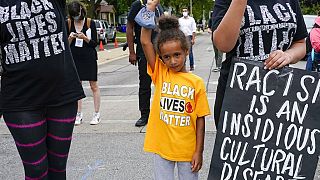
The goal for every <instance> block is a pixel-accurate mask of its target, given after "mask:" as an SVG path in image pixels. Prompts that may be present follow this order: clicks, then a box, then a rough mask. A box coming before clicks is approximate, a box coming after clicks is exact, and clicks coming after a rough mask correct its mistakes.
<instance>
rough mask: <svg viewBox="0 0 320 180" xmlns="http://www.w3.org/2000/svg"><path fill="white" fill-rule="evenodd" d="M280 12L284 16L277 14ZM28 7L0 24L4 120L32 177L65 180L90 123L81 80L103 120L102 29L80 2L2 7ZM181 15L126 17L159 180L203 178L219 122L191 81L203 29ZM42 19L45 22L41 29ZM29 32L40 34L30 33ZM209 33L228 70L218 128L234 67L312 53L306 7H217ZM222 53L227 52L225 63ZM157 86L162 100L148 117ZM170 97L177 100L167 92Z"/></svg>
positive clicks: (289, 3)
mask: <svg viewBox="0 0 320 180" xmlns="http://www.w3.org/2000/svg"><path fill="white" fill-rule="evenodd" d="M275 4H277V7H280V8H278V9H277V8H274V7H275V6H274V5H275ZM21 6H23V7H24V9H29V11H24V13H27V12H29V14H25V15H21V16H19V17H16V18H12V17H13V15H12V16H11V15H10V13H15V11H8V13H9V15H8V16H7V17H2V16H0V18H1V21H0V22H1V24H0V26H1V31H0V33H1V34H0V43H1V52H2V57H4V58H2V62H1V64H2V66H3V73H2V75H1V94H0V98H1V99H0V102H1V111H2V112H3V117H4V121H5V123H6V125H7V127H8V128H9V130H10V132H11V134H12V137H13V138H14V141H15V143H16V146H17V149H18V152H19V154H20V157H21V160H22V162H23V166H24V171H25V178H26V179H54V180H63V179H66V164H67V159H68V153H69V149H70V144H71V139H72V132H73V128H74V125H80V124H81V123H82V120H83V112H82V102H81V99H82V98H84V97H85V94H84V91H83V88H82V81H89V83H90V87H91V90H92V94H93V100H94V112H93V116H92V120H91V121H90V124H91V125H97V124H99V123H100V121H101V118H100V90H99V86H98V77H97V72H98V66H97V59H98V56H97V51H96V46H97V44H98V42H97V41H98V40H97V31H96V27H95V23H94V21H92V20H91V19H90V18H88V17H87V16H86V9H85V6H84V5H82V4H81V3H80V2H79V1H77V0H76V1H72V2H70V3H69V4H66V2H65V1H56V0H47V1H41V2H38V1H21V0H2V1H0V7H17V10H19V11H20V9H21ZM262 6H263V7H262ZM35 7H37V8H35ZM66 7H67V10H68V11H66ZM143 8H146V9H147V11H148V12H151V13H150V14H151V18H155V19H156V20H155V21H156V22H155V23H156V24H158V27H157V28H155V29H150V28H148V27H147V26H144V24H138V23H137V22H136V19H135V18H136V16H137V15H138V14H139V13H140V11H141V10H142V9H143ZM261 9H262V10H263V12H262V10H261ZM260 10H261V11H260ZM283 11H286V13H284V12H283ZM65 12H68V20H67V21H65ZM181 13H182V17H180V18H179V19H178V18H176V17H173V16H170V15H168V14H165V15H164V11H163V8H162V7H161V5H160V4H159V0H148V1H147V0H137V1H134V2H133V4H132V6H131V8H130V11H129V14H128V23H127V31H126V32H127V42H128V48H129V63H131V64H132V65H138V70H139V110H140V112H141V116H140V119H139V120H138V121H137V122H136V124H135V126H137V127H140V126H145V125H147V124H148V125H147V131H146V135H145V142H144V147H143V149H144V150H145V151H146V152H150V153H153V154H154V165H153V166H154V177H155V179H159V180H160V179H174V169H175V166H177V169H178V176H179V179H181V180H182V179H183V180H184V179H190V180H191V179H192V180H193V179H194V180H196V179H198V171H199V170H200V169H201V167H202V162H203V150H204V133H205V117H206V116H208V115H210V113H211V112H210V108H209V104H208V99H207V95H206V88H205V84H204V81H203V80H202V79H201V78H200V77H199V76H197V75H195V74H194V73H192V71H193V70H194V69H195V64H194V57H193V51H192V46H193V45H194V44H195V35H196V23H195V20H194V19H193V18H192V17H191V16H189V11H188V8H182V9H181ZM283 14H285V17H284V16H283ZM41 15H45V17H46V18H44V19H42V20H43V22H42V23H36V22H38V21H36V20H35V19H37V18H39V16H41ZM319 15H320V14H319ZM284 22H285V23H290V24H291V26H290V27H283V26H272V27H273V28H274V29H273V34H270V29H267V30H263V28H252V27H261V26H265V25H274V24H281V23H284ZM21 24H24V26H22V25H21ZM319 26H320V18H319V17H318V18H317V19H316V22H315V27H314V29H313V30H312V31H311V33H310V42H311V46H312V53H309V56H310V57H312V58H316V59H317V58H319V54H320V51H319V47H320V46H319V44H320V41H319V38H320V35H319V34H320V33H319ZM28 27H29V29H28ZM30 27H34V31H31V32H29V31H28V30H30ZM209 32H210V33H211V37H212V43H213V48H214V53H215V61H216V68H215V69H214V71H216V72H219V71H220V77H219V82H218V87H217V93H216V98H215V107H214V113H213V114H214V119H215V123H216V124H218V123H219V118H220V111H221V107H222V102H223V97H224V93H225V89H226V83H227V79H228V74H229V71H230V65H231V60H232V59H233V58H242V59H246V60H248V61H262V62H263V63H264V66H265V67H264V68H265V69H268V70H272V69H278V68H282V67H284V66H287V65H288V64H293V63H296V62H298V61H299V60H300V59H302V58H303V57H304V56H305V54H306V43H305V38H306V37H307V36H308V33H307V30H306V27H305V24H304V21H303V17H302V13H301V10H300V7H299V2H298V0H286V1H284V0H270V1H267V2H265V4H264V5H262V4H261V3H260V1H259V2H254V1H251V0H216V1H215V6H214V9H213V14H212V18H211V19H210V21H209ZM40 39H41V41H40ZM44 39H45V40H44ZM42 43H46V44H42ZM134 43H136V44H137V46H136V49H135V48H134V47H135V46H134ZM18 49H19V51H18ZM18 53H19V54H18ZM222 53H226V59H225V60H224V61H222V57H223V56H222ZM187 57H189V61H190V63H189V69H188V68H187V65H186V64H187V63H186V59H187ZM313 61H315V60H313ZM319 61H320V60H319ZM319 67H320V66H319ZM39 74H41V76H40V75H39ZM151 83H153V84H154V85H155V92H154V96H153V100H152V106H151V107H152V108H151V109H150V98H151ZM170 88H171V89H170ZM30 89H32V90H30ZM172 89H174V90H175V92H176V93H173V94H172V93H168V92H172ZM178 92H181V93H178Z"/></svg>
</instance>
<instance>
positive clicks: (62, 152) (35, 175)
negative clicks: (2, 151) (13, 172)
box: [3, 102, 77, 180]
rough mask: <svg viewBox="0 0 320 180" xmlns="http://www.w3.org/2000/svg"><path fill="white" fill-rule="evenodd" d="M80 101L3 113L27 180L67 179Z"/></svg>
mask: <svg viewBox="0 0 320 180" xmlns="http://www.w3.org/2000/svg"><path fill="white" fill-rule="evenodd" d="M76 113H77V102H73V103H70V104H66V105H62V106H59V107H44V108H39V109H37V110H28V111H14V112H6V111H5V112H3V117H4V121H5V123H6V124H7V126H8V128H9V130H10V132H11V134H12V136H13V139H14V141H15V143H16V146H17V149H18V151H19V154H20V157H21V160H22V163H23V166H24V171H25V179H26V180H31V179H41V180H43V179H45V180H47V179H49V180H64V179H66V165H67V159H68V154H69V149H70V144H71V137H72V131H73V127H74V121H75V116H76Z"/></svg>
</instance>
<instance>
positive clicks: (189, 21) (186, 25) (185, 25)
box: [179, 8, 197, 71]
mask: <svg viewBox="0 0 320 180" xmlns="http://www.w3.org/2000/svg"><path fill="white" fill-rule="evenodd" d="M182 14H183V17H181V18H179V24H180V29H181V31H182V32H183V33H184V34H185V35H186V36H187V37H188V39H189V40H190V42H191V43H190V44H191V47H190V50H189V60H190V71H193V70H194V60H193V53H192V45H194V43H195V36H196V28H197V26H196V22H195V20H194V18H193V17H190V16H189V11H188V9H187V8H183V9H182Z"/></svg>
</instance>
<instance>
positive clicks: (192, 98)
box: [144, 56, 210, 162]
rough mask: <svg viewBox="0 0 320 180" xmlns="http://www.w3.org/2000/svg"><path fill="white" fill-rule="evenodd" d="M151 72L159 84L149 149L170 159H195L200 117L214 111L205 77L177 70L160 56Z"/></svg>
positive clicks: (147, 139)
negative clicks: (208, 95)
mask: <svg viewBox="0 0 320 180" xmlns="http://www.w3.org/2000/svg"><path fill="white" fill-rule="evenodd" d="M148 74H149V75H150V76H151V79H152V81H153V83H154V85H155V92H154V98H153V101H152V106H151V111H150V116H149V121H148V125H147V132H146V136H145V142H144V150H145V151H146V152H151V153H156V154H158V155H160V156H161V157H162V158H164V159H167V160H170V161H188V162H189V161H191V160H192V156H193V153H194V151H195V147H196V120H197V117H203V116H207V115H209V114H210V107H209V104H208V99H207V95H206V89H205V85H204V82H203V80H202V79H201V78H200V77H199V76H197V75H195V74H192V73H184V72H174V71H172V70H170V69H169V68H167V67H166V65H165V64H164V63H163V62H162V61H161V60H160V59H159V57H158V56H157V58H156V63H155V68H154V71H153V72H152V70H151V68H150V66H149V65H148Z"/></svg>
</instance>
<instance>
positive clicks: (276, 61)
mask: <svg viewBox="0 0 320 180" xmlns="http://www.w3.org/2000/svg"><path fill="white" fill-rule="evenodd" d="M305 54H306V42H305V40H304V39H301V40H299V41H295V42H293V43H292V45H291V47H290V48H289V49H288V50H286V51H281V50H277V51H273V52H272V53H270V56H269V58H268V59H267V60H266V61H265V62H264V65H265V69H278V68H282V67H284V66H286V65H288V64H294V63H296V62H298V61H300V60H301V59H302V58H303V57H304V56H305Z"/></svg>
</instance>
